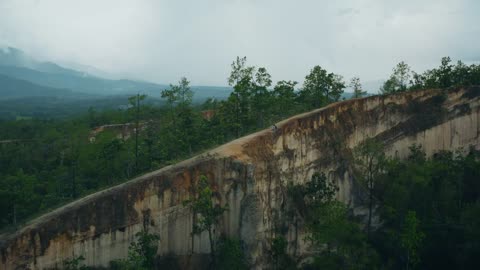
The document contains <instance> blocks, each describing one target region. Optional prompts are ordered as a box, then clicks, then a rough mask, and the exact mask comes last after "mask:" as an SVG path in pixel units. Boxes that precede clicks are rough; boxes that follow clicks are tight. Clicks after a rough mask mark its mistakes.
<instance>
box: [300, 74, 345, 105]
mask: <svg viewBox="0 0 480 270" xmlns="http://www.w3.org/2000/svg"><path fill="white" fill-rule="evenodd" d="M344 88H345V83H344V82H343V79H342V77H341V76H340V75H337V74H334V73H328V72H327V71H326V70H325V69H323V68H322V67H320V66H315V67H314V68H313V69H312V70H311V71H310V74H308V75H307V76H306V77H305V82H304V83H303V89H301V90H300V95H301V96H302V98H303V101H304V102H306V103H307V104H308V105H309V109H312V108H318V107H321V106H324V105H327V104H329V103H331V102H335V101H338V100H339V99H340V97H341V95H342V93H343V89H344Z"/></svg>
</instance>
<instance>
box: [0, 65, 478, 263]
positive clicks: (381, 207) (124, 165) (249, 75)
mask: <svg viewBox="0 0 480 270" xmlns="http://www.w3.org/2000/svg"><path fill="white" fill-rule="evenodd" d="M231 68H232V69H231V73H230V76H229V78H228V83H229V85H230V86H231V87H232V88H233V91H232V92H231V93H230V95H229V96H228V98H226V99H220V100H219V99H215V98H211V99H208V100H207V101H205V102H203V103H201V104H198V103H195V102H193V99H194V92H193V91H192V89H191V87H190V82H189V81H188V79H187V78H184V77H183V78H180V80H179V82H178V84H176V85H170V87H167V88H166V89H165V90H163V91H162V92H161V93H159V94H160V95H161V97H162V102H161V103H157V104H153V103H149V102H146V99H147V96H145V95H141V94H138V95H133V96H131V97H128V98H127V97H126V98H125V99H126V102H128V104H129V105H128V106H126V107H125V108H121V109H107V110H101V109H96V108H94V107H90V108H89V109H88V111H85V112H84V113H83V114H81V115H75V116H70V117H67V118H28V119H17V120H0V229H1V230H2V231H3V232H11V231H14V230H16V229H18V228H20V227H21V226H23V225H24V224H25V223H26V222H28V221H29V220H31V219H33V218H35V217H38V216H39V215H41V214H44V213H47V212H48V211H51V210H53V209H54V208H57V207H59V206H61V205H64V204H66V203H67V202H71V201H73V200H75V199H77V198H80V197H83V196H86V195H88V194H91V193H93V192H96V191H99V190H102V189H105V188H107V187H111V186H114V185H117V184H120V183H123V182H125V181H127V180H129V179H132V178H133V177H136V176H139V175H141V174H143V173H145V172H149V171H152V170H155V169H159V168H162V167H164V166H166V165H169V164H174V163H177V162H179V161H181V160H183V159H186V158H188V157H191V156H193V155H195V154H198V153H201V152H203V151H205V150H208V149H211V148H213V147H214V146H218V145H220V144H223V143H225V142H228V141H230V140H233V139H235V138H238V137H241V136H244V135H246V134H250V133H252V132H254V131H257V130H261V129H264V128H266V127H269V126H271V125H272V124H274V123H276V122H278V121H280V120H282V119H285V118H288V117H289V116H293V115H295V114H299V113H302V112H306V111H310V110H313V109H317V108H321V107H323V106H326V105H328V104H330V103H333V102H337V101H339V100H341V99H342V94H344V89H345V88H346V87H347V86H349V87H351V89H353V95H352V98H360V97H363V96H366V93H367V92H366V91H365V90H369V91H372V90H376V89H363V88H362V84H361V81H360V79H359V78H358V77H355V78H352V79H350V80H348V81H346V80H345V79H344V78H343V77H342V76H340V75H338V74H335V73H332V72H329V71H327V70H325V69H323V68H322V67H320V66H315V67H313V68H312V69H311V70H310V72H309V74H307V75H306V77H305V80H304V82H303V83H301V84H299V83H298V82H296V81H291V80H281V81H278V82H277V83H276V84H273V82H272V79H271V75H270V74H269V73H268V71H267V70H266V69H265V68H263V67H255V66H250V65H248V63H247V60H246V58H245V57H243V58H240V57H237V59H236V60H235V61H233V63H232V66H231ZM471 85H480V65H475V64H471V65H466V64H464V63H462V62H461V61H458V62H457V63H452V61H451V59H450V58H449V57H444V58H442V59H441V63H440V65H439V66H438V67H436V68H434V69H431V70H427V71H425V72H422V73H416V72H414V71H412V70H411V68H410V67H409V66H408V64H406V63H404V62H400V63H398V64H397V65H396V66H395V67H394V68H393V70H392V74H391V76H390V77H389V78H388V79H387V80H386V81H385V83H384V85H383V86H382V88H381V89H380V94H382V95H388V94H392V93H396V92H402V91H416V90H421V89H433V88H437V89H442V90H441V91H449V89H450V88H453V87H463V86H471ZM139 90H141V89H139ZM353 152H354V157H355V159H354V160H353V161H352V162H354V164H355V166H354V167H355V168H356V175H355V179H356V181H358V182H359V183H360V184H361V185H362V186H363V187H364V189H365V194H366V198H365V203H366V205H368V206H369V207H368V208H369V211H368V212H369V213H368V218H367V222H365V220H359V219H358V218H357V217H355V216H353V215H352V213H351V211H350V209H349V208H348V207H347V205H344V204H342V203H341V202H338V201H336V200H335V192H336V190H337V187H336V186H335V183H330V182H328V181H327V179H326V177H325V176H324V175H323V174H322V172H318V173H317V174H315V175H314V176H313V177H312V179H311V181H309V182H308V184H307V185H305V186H289V187H288V198H289V203H288V204H287V206H285V207H286V209H285V212H286V213H288V215H287V216H286V217H285V220H284V221H283V222H293V221H295V220H301V221H302V222H303V223H304V224H305V228H306V229H307V231H308V233H309V237H308V239H306V240H307V241H310V242H311V244H312V245H313V246H315V247H317V248H316V249H315V250H318V252H316V253H315V254H313V255H312V258H311V260H308V261H299V260H298V258H295V257H294V256H291V255H288V254H287V250H286V248H287V243H286V239H285V238H284V237H282V236H279V237H276V238H275V239H273V240H272V243H271V250H270V258H269V260H270V267H271V269H297V268H300V269H476V268H478V267H479V263H478V259H477V258H478V257H479V256H480V182H479V181H478V180H479V179H480V159H479V158H480V156H479V154H478V153H475V152H472V153H469V154H467V155H461V154H460V153H456V152H455V153H452V152H440V153H437V154H435V155H433V156H432V157H426V155H425V153H424V152H423V151H422V147H421V146H420V145H412V146H411V148H410V152H411V153H410V155H409V157H408V159H406V160H400V159H396V158H392V157H387V156H385V154H384V151H383V145H381V143H380V142H377V141H375V140H373V139H371V140H367V141H366V142H365V143H363V144H362V145H360V146H359V147H357V148H356V149H354V151H353ZM197 194H198V196H197V197H196V198H193V199H192V200H191V201H185V202H184V204H185V206H188V207H192V208H193V209H196V211H197V212H198V213H200V214H201V216H202V217H203V219H201V220H200V222H199V224H197V226H196V229H195V230H194V233H201V232H204V231H207V232H209V233H210V231H211V230H212V228H214V227H215V225H216V223H217V219H218V216H220V215H221V214H222V213H223V212H224V211H228V209H222V208H221V207H220V206H218V205H214V204H213V202H212V197H211V196H212V195H211V191H210V190H209V187H208V185H200V186H199V190H198V191H197ZM373 212H375V213H377V214H379V220H380V221H381V222H376V221H375V220H374V218H373V217H372V215H373V214H372V213H373ZM281 227H282V226H279V228H278V230H280V231H281V230H282V228H281ZM279 235H281V233H279ZM158 241H159V239H158V236H156V235H154V234H149V233H148V232H142V233H139V234H138V235H137V240H136V241H135V242H134V243H132V245H131V246H130V249H129V256H128V258H125V259H124V260H121V261H116V262H112V266H111V268H112V269H156V268H159V269H160V268H162V267H163V268H162V269H172V268H175V267H176V264H175V259H174V258H171V257H165V258H155V256H154V255H155V254H156V251H157V248H156V246H157V242H158ZM211 250H212V254H211V259H210V261H211V266H212V268H216V269H226V268H229V269H248V268H249V266H248V263H247V262H246V260H245V259H244V258H243V252H242V243H241V241H239V240H237V239H224V238H220V239H213V238H212V239H211ZM82 259H83V258H81V257H78V258H72V259H71V260H68V261H65V269H87V268H86V267H84V266H82V264H83V260H82Z"/></svg>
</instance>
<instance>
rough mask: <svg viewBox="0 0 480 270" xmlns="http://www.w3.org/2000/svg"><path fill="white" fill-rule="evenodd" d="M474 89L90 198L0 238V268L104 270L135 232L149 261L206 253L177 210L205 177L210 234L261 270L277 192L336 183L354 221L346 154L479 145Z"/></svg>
mask: <svg viewBox="0 0 480 270" xmlns="http://www.w3.org/2000/svg"><path fill="white" fill-rule="evenodd" d="M479 98H480V87H470V88H467V89H454V90H450V91H447V92H445V91H441V90H426V91H416V92H408V93H402V94H398V95H390V96H374V97H368V98H363V99H355V100H348V101H344V102H339V103H336V104H332V105H330V106H328V107H325V108H322V109H318V110H315V111H312V112H308V113H305V114H302V115H298V116H295V117H292V118H290V119H287V120H285V121H282V122H280V123H278V124H277V126H278V130H277V131H275V132H272V131H271V130H263V131H260V132H257V133H255V134H252V135H249V136H246V137H243V138H240V139H237V140H235V141H232V142H230V143H228V144H225V145H223V146H220V147H218V148H216V149H214V150H212V151H209V152H206V153H204V154H202V155H200V156H197V157H194V158H192V159H189V160H186V161H183V162H181V163H178V164H176V165H173V166H169V167H165V168H163V169H160V170H158V171H154V172H151V173H148V174H146V175H143V176H141V177H138V178H136V179H133V180H131V181H129V182H127V183H125V184H122V185H119V186H116V187H113V188H110V189H108V190H105V191H102V192H98V193H96V194H92V195H90V196H88V197H85V198H83V199H81V200H78V201H76V202H73V203H71V204H69V205H66V206H64V207H62V208H60V209H57V210H55V211H53V212H51V213H49V214H47V215H44V216H42V217H40V218H38V219H37V220H34V221H32V222H31V223H30V224H29V225H27V226H26V227H25V228H23V229H21V230H20V231H18V232H17V233H15V234H10V235H3V236H1V237H0V256H1V258H0V269H5V270H7V269H8V270H9V269H45V268H50V267H55V266H60V265H61V262H62V261H63V260H64V259H67V258H71V257H72V256H78V255H83V256H84V257H85V258H86V264H87V265H91V266H107V265H108V262H109V261H111V260H114V259H118V258H122V257H125V256H126V255H127V250H128V246H129V244H130V242H131V241H132V240H133V239H134V235H135V233H136V232H138V231H140V230H142V228H144V227H148V228H149V230H150V231H151V232H155V233H158V234H159V235H160V246H159V255H162V254H167V253H173V254H175V255H179V256H183V258H186V260H187V261H188V258H191V254H206V253H208V252H209V244H208V237H207V235H201V236H199V237H194V238H193V239H192V237H190V232H191V230H192V214H191V213H190V211H189V210H188V209H185V208H184V207H183V206H182V201H183V200H185V199H187V198H188V196H189V193H190V187H191V184H192V181H194V180H195V179H198V178H199V176H200V175H202V174H203V175H206V176H207V177H208V178H209V179H210V180H211V184H212V186H213V188H214V190H215V191H216V193H217V194H218V200H219V201H220V202H221V203H222V204H227V203H228V205H229V211H227V212H226V213H225V214H224V216H223V218H222V221H221V226H220V228H219V229H220V231H218V232H217V233H218V234H220V233H224V234H226V235H229V236H235V237H237V238H239V239H241V240H242V241H243V242H244V243H245V248H246V251H247V255H248V259H249V260H250V262H251V263H252V265H254V266H256V267H261V266H262V265H263V264H264V263H265V258H266V256H265V254H266V252H267V250H268V248H269V240H270V239H271V238H272V237H273V236H274V228H275V226H276V223H277V222H278V220H279V219H280V218H279V217H281V216H282V211H281V209H282V207H283V202H284V199H285V186H286V185H287V183H288V182H294V183H303V182H305V181H307V180H308V179H310V177H311V175H312V174H313V173H314V172H315V171H322V172H324V173H325V174H326V175H327V176H328V177H330V178H332V179H335V181H337V183H338V185H339V187H340V191H339V193H338V198H339V199H340V200H342V201H344V202H346V203H348V204H349V205H350V206H351V207H352V208H353V209H354V210H355V211H356V213H358V214H362V211H363V208H362V206H361V201H360V199H359V198H360V197H361V196H360V195H361V194H360V193H361V191H360V189H359V188H358V187H357V185H356V183H355V181H354V180H353V178H352V177H351V173H350V172H351V162H350V160H351V149H352V148H353V147H355V146H356V145H358V144H359V143H361V142H362V141H363V140H364V139H365V138H367V137H377V138H379V139H381V140H382V141H384V142H385V143H386V145H387V151H388V153H389V154H390V155H398V156H400V157H402V156H405V155H406V154H407V153H408V147H409V146H410V145H412V144H413V143H416V144H421V145H422V146H423V148H424V150H425V151H426V152H427V154H432V153H434V152H436V151H438V150H442V149H445V150H452V149H458V148H463V149H465V150H468V149H469V148H474V149H476V150H478V149H479V147H480V139H479V133H480V114H479V112H480V99H479ZM285 234H286V235H287V238H288V240H289V252H291V253H296V254H304V253H305V252H306V248H307V247H306V245H305V244H304V243H302V239H303V237H302V236H301V234H302V228H298V227H296V226H294V224H288V222H287V223H286V232H285Z"/></svg>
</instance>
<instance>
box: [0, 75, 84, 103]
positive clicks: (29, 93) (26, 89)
mask: <svg viewBox="0 0 480 270" xmlns="http://www.w3.org/2000/svg"><path fill="white" fill-rule="evenodd" d="M45 96H58V97H65V96H69V97H79V96H82V94H80V93H73V92H72V91H71V90H68V89H57V88H52V87H46V86H42V85H37V84H34V83H31V82H29V81H25V80H19V79H16V78H12V77H9V76H5V75H2V74H0V100H2V99H12V98H21V97H45ZM83 96H85V95H83Z"/></svg>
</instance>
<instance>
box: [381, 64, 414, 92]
mask: <svg viewBox="0 0 480 270" xmlns="http://www.w3.org/2000/svg"><path fill="white" fill-rule="evenodd" d="M411 73H412V72H411V69H410V66H409V65H408V64H406V63H405V62H404V61H401V62H400V63H398V64H397V65H396V66H395V67H394V68H393V74H392V75H390V78H389V79H388V80H387V81H385V83H384V84H383V86H382V87H381V88H380V91H381V92H382V93H383V94H390V93H395V92H401V91H406V90H407V89H408V83H409V81H410V77H411Z"/></svg>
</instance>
